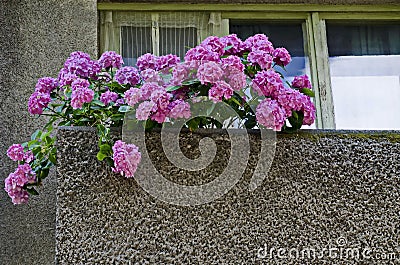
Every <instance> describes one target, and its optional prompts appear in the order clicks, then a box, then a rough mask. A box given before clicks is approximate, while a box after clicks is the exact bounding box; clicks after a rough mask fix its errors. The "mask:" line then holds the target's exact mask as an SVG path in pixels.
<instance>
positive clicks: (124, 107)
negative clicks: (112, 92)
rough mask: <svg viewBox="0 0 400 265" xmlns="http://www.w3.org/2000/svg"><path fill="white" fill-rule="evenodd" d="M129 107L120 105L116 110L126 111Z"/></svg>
mask: <svg viewBox="0 0 400 265" xmlns="http://www.w3.org/2000/svg"><path fill="white" fill-rule="evenodd" d="M130 109H131V108H130V107H129V106H121V107H119V109H118V112H128V111H129V110H130Z"/></svg>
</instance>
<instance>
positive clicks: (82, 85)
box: [71, 78, 90, 91]
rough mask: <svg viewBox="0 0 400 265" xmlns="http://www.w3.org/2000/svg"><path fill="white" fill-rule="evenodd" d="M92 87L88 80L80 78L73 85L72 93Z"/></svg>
mask: <svg viewBox="0 0 400 265" xmlns="http://www.w3.org/2000/svg"><path fill="white" fill-rule="evenodd" d="M89 86H90V83H89V81H87V80H86V79H82V78H78V79H76V80H74V81H73V82H72V83H71V89H72V91H74V90H76V89H79V88H88V87H89Z"/></svg>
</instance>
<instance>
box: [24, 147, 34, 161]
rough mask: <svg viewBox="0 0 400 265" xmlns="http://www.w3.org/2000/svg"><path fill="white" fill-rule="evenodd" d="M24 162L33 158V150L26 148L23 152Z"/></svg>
mask: <svg viewBox="0 0 400 265" xmlns="http://www.w3.org/2000/svg"><path fill="white" fill-rule="evenodd" d="M23 160H24V161H25V162H26V163H30V162H32V161H33V160H35V156H34V155H33V152H32V151H31V150H28V151H26V152H25V154H24V159H23Z"/></svg>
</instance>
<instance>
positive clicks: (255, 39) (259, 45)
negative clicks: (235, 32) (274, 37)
mask: <svg viewBox="0 0 400 265" xmlns="http://www.w3.org/2000/svg"><path fill="white" fill-rule="evenodd" d="M244 46H245V47H246V50H247V51H256V50H259V51H264V52H267V53H269V54H272V52H273V51H274V46H272V43H271V42H270V41H269V40H268V37H267V36H265V35H264V34H256V35H254V36H251V37H249V38H247V39H246V40H245V41H244Z"/></svg>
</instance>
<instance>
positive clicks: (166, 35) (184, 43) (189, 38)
mask: <svg viewBox="0 0 400 265" xmlns="http://www.w3.org/2000/svg"><path fill="white" fill-rule="evenodd" d="M196 45H197V29H196V28H192V27H190V28H160V55H166V54H169V53H172V54H176V55H178V56H179V57H180V58H181V59H183V57H184V56H185V54H186V52H187V50H189V49H190V48H193V47H195V46H196Z"/></svg>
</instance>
